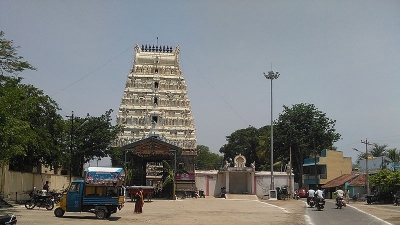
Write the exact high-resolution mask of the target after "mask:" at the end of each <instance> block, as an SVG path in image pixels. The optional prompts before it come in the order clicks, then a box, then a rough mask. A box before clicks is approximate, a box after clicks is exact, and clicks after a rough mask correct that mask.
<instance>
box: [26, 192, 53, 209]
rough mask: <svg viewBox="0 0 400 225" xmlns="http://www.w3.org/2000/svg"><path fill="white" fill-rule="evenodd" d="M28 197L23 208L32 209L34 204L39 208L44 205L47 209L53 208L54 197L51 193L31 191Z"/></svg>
mask: <svg viewBox="0 0 400 225" xmlns="http://www.w3.org/2000/svg"><path fill="white" fill-rule="evenodd" d="M29 197H30V199H29V200H27V201H26V202H25V208H27V209H33V208H35V207H36V206H37V207H39V208H41V207H45V208H46V209H47V210H52V209H53V208H54V198H53V196H52V195H43V194H40V193H37V192H35V191H32V192H31V193H29Z"/></svg>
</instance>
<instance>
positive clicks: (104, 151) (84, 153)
mask: <svg viewBox="0 0 400 225" xmlns="http://www.w3.org/2000/svg"><path fill="white" fill-rule="evenodd" d="M111 113H112V110H111V109H110V110H108V111H106V112H105V114H103V115H101V116H99V117H94V116H88V117H86V118H81V117H74V118H73V121H72V120H71V119H70V120H69V121H68V124H69V125H68V128H67V130H68V131H69V132H70V134H69V135H72V169H73V174H74V175H76V176H81V173H82V172H81V171H82V170H83V165H84V164H85V163H88V162H89V161H90V160H94V159H96V158H104V157H107V156H109V155H111V154H113V153H114V151H112V147H111V144H112V142H113V141H114V140H115V139H116V138H117V134H118V133H119V132H121V127H120V126H119V125H115V126H114V125H112V124H111ZM72 122H73V124H72Z"/></svg>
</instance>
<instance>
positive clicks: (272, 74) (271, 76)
mask: <svg viewBox="0 0 400 225" xmlns="http://www.w3.org/2000/svg"><path fill="white" fill-rule="evenodd" d="M279 75H280V74H279V72H274V71H268V74H266V73H264V76H265V78H267V79H268V80H271V187H270V190H274V189H275V185H274V133H273V132H274V125H273V120H272V112H273V111H272V80H274V79H278V77H279Z"/></svg>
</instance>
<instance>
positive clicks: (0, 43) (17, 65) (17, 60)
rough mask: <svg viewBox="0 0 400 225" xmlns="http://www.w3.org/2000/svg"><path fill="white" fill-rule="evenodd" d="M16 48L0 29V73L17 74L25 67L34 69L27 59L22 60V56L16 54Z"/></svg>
mask: <svg viewBox="0 0 400 225" xmlns="http://www.w3.org/2000/svg"><path fill="white" fill-rule="evenodd" d="M17 48H20V47H19V46H14V45H13V41H12V40H7V39H5V38H4V32H3V31H1V30H0V75H4V73H10V74H14V75H17V74H18V73H19V72H22V71H24V70H26V69H29V70H36V68H34V67H33V66H32V65H31V64H29V63H28V62H27V61H23V57H22V56H19V55H18V54H17Z"/></svg>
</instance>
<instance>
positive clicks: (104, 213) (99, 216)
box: [96, 209, 106, 219]
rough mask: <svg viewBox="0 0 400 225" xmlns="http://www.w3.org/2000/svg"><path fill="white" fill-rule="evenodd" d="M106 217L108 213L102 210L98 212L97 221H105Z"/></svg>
mask: <svg viewBox="0 0 400 225" xmlns="http://www.w3.org/2000/svg"><path fill="white" fill-rule="evenodd" d="M105 217H106V212H105V211H104V210H102V209H99V210H97V211H96V218H97V219H104V218H105Z"/></svg>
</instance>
